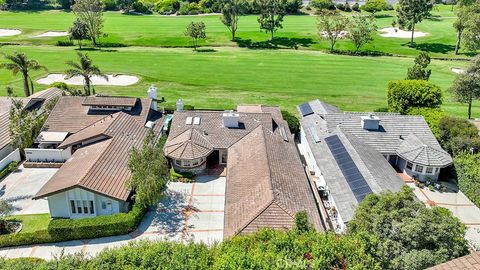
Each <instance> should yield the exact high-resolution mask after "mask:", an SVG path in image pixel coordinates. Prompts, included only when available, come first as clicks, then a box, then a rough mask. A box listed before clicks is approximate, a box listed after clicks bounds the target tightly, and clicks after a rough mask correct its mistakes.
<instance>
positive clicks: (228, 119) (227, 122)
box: [223, 111, 240, 128]
mask: <svg viewBox="0 0 480 270" xmlns="http://www.w3.org/2000/svg"><path fill="white" fill-rule="evenodd" d="M239 118H240V114H238V113H236V112H234V111H225V112H224V113H223V126H224V127H226V128H238V119H239Z"/></svg>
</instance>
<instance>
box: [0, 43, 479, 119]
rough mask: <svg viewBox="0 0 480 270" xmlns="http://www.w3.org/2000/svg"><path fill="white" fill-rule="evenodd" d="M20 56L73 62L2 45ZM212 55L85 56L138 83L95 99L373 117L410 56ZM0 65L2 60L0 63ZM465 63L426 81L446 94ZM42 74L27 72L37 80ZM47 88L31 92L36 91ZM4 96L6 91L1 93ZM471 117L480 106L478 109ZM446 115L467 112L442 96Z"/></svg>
mask: <svg viewBox="0 0 480 270" xmlns="http://www.w3.org/2000/svg"><path fill="white" fill-rule="evenodd" d="M14 50H16V51H20V52H25V53H27V55H29V57H31V58H33V59H37V60H38V61H39V62H40V63H41V64H44V65H45V66H47V68H48V69H49V72H51V73H54V72H63V71H64V70H65V69H66V65H65V61H67V60H73V59H75V57H76V56H75V51H74V50H72V49H71V48H62V47H53V46H50V47H49V46H42V47H40V46H4V47H2V48H0V52H7V53H10V52H12V51H14ZM216 50H217V51H216V52H203V53H195V52H193V51H192V50H191V49H183V48H137V47H129V48H121V49H118V50H114V51H91V52H89V55H90V56H91V57H92V59H93V60H94V63H95V64H97V65H98V66H99V67H100V68H101V69H102V70H103V71H104V72H106V73H129V74H134V75H138V76H140V77H141V81H140V82H139V83H138V84H136V85H133V86H128V87H105V86H104V87H101V86H98V87H97V88H96V89H97V93H106V94H115V95H124V96H130V95H131V96H138V97H145V96H146V91H147V88H148V86H149V85H150V84H156V85H157V87H158V88H159V97H162V96H163V97H165V98H166V99H167V103H168V104H170V105H173V104H174V102H175V100H176V99H178V98H183V99H184V100H185V101H186V103H188V104H192V105H195V107H196V108H214V109H226V108H233V107H234V106H235V105H236V104H239V103H256V104H258V103H262V104H272V105H280V106H282V107H284V108H285V109H287V110H289V111H291V112H295V106H296V105H298V104H299V103H302V102H305V101H307V100H310V99H314V98H321V99H323V100H325V101H327V102H330V103H332V104H334V105H337V106H339V107H340V108H341V109H344V110H359V111H371V110H374V109H377V108H380V107H385V106H386V85H387V82H388V81H390V80H395V79H403V78H404V77H405V76H406V70H407V68H408V67H409V66H411V65H412V63H413V59H411V58H392V57H352V56H338V55H330V54H323V53H320V52H314V51H292V50H249V49H239V48H217V49H216ZM0 61H2V60H0ZM463 65H465V62H455V61H439V60H434V61H433V62H432V65H431V67H432V70H433V71H432V73H433V74H432V78H431V81H432V82H434V83H436V84H438V85H439V86H440V87H442V89H444V90H445V89H447V88H448V87H449V86H450V84H451V82H452V81H453V79H454V77H455V74H453V73H452V72H451V71H450V68H451V67H454V66H463ZM44 74H45V72H36V73H32V75H33V76H34V77H35V78H39V77H41V76H42V75H44ZM7 85H11V86H13V87H14V89H15V92H16V93H17V94H18V95H22V80H21V77H20V76H15V77H13V76H12V75H11V73H10V72H8V71H6V70H0V91H3V89H5V87H6V86H7ZM42 88H46V86H39V85H37V86H36V89H37V90H39V89H42ZM0 94H4V93H0ZM476 106H477V107H475V111H474V113H476V114H477V115H478V113H479V112H480V108H478V104H476ZM444 109H445V110H446V111H447V112H449V113H451V114H455V115H459V116H465V115H466V107H465V106H463V105H459V104H458V103H453V102H451V101H450V100H449V98H448V96H447V98H446V100H445V102H444Z"/></svg>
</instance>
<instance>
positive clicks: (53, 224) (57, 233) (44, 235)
mask: <svg viewBox="0 0 480 270" xmlns="http://www.w3.org/2000/svg"><path fill="white" fill-rule="evenodd" d="M146 210H147V209H146V208H143V207H140V206H136V205H134V206H133V208H132V210H131V211H130V212H128V213H118V214H113V215H109V216H98V217H94V218H81V219H53V220H52V221H50V224H49V225H48V230H40V231H36V232H32V233H22V232H20V233H16V234H8V235H0V247H11V246H20V245H29V244H41V243H51V242H62V241H69V240H78V239H91V238H99V237H106V236H113V235H122V234H127V233H130V232H132V231H134V230H135V229H136V228H137V226H138V224H139V223H140V221H142V218H143V216H144V215H145V213H146Z"/></svg>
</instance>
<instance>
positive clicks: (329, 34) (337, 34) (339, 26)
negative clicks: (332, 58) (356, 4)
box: [317, 10, 348, 51]
mask: <svg viewBox="0 0 480 270" xmlns="http://www.w3.org/2000/svg"><path fill="white" fill-rule="evenodd" d="M347 25H348V19H347V17H345V16H343V15H342V14H340V13H338V12H335V11H329V10H324V11H322V12H321V13H320V14H319V16H318V18H317V29H318V37H319V38H320V39H325V40H328V41H329V42H330V51H333V49H334V48H335V44H336V43H337V41H338V40H339V39H340V38H342V37H343V36H344V35H345V31H346V30H347Z"/></svg>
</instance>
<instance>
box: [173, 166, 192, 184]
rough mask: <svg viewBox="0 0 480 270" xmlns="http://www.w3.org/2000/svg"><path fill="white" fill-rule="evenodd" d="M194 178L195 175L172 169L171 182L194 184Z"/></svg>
mask: <svg viewBox="0 0 480 270" xmlns="http://www.w3.org/2000/svg"><path fill="white" fill-rule="evenodd" d="M193 177H194V175H193V173H189V172H176V171H175V170H174V169H173V167H172V168H170V180H171V181H173V182H182V183H192V182H193Z"/></svg>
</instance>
